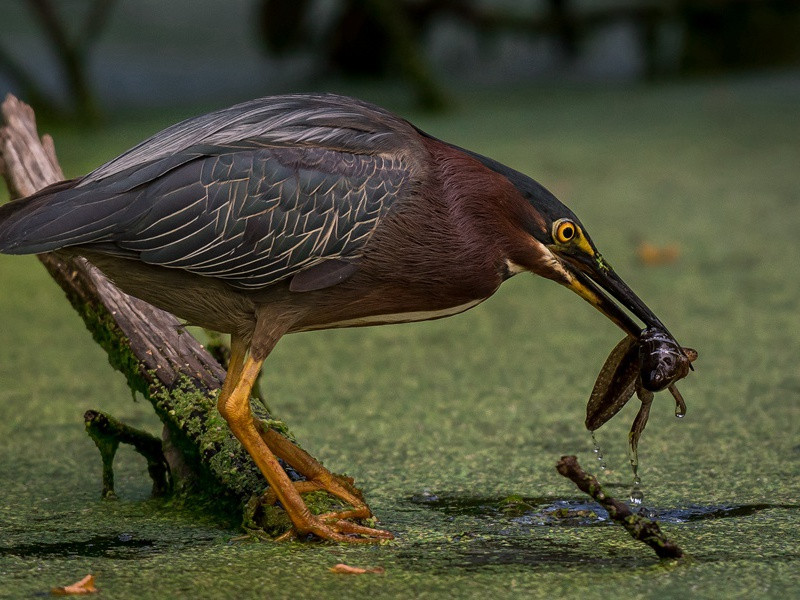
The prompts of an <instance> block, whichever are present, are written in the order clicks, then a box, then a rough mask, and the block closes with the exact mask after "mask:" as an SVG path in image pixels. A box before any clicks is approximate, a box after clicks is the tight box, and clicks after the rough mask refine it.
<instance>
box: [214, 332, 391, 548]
mask: <svg viewBox="0 0 800 600" xmlns="http://www.w3.org/2000/svg"><path fill="white" fill-rule="evenodd" d="M244 354H245V347H244V344H242V343H241V342H237V343H236V344H231V361H230V365H229V368H228V377H227V378H226V381H225V384H224V385H223V387H222V390H221V391H220V395H219V399H218V401H217V406H218V408H219V411H220V413H221V414H222V416H223V417H224V418H225V420H226V421H227V422H228V426H229V427H230V428H231V431H232V432H233V434H234V435H235V436H236V438H237V439H238V440H239V441H240V442H241V443H242V446H244V448H245V450H247V452H248V453H249V454H250V456H251V457H252V458H253V461H254V462H255V463H256V466H258V468H259V470H260V471H261V472H262V473H263V475H264V477H265V478H266V479H267V483H269V485H270V487H271V488H272V489H273V490H274V492H275V495H276V497H277V499H278V501H280V503H281V505H283V508H284V509H285V510H286V513H287V514H288V516H289V518H290V519H291V521H292V524H293V525H294V528H295V530H296V533H298V534H307V533H313V534H314V535H316V536H318V537H320V538H323V539H327V540H333V541H337V542H360V543H364V542H377V541H380V540H382V539H390V538H391V537H392V534H391V533H389V532H388V531H382V530H380V529H371V528H368V527H362V526H360V525H355V524H353V523H349V522H347V521H344V520H342V519H341V518H339V517H337V516H335V515H312V514H311V512H310V511H309V510H308V507H307V506H306V504H305V502H304V501H303V499H302V498H301V497H300V494H299V492H298V491H297V489H296V488H295V486H294V484H293V483H292V481H291V480H290V479H289V476H288V475H286V472H285V471H284V470H283V468H282V467H281V465H280V463H279V462H278V459H277V458H276V457H275V455H274V454H273V453H272V451H271V450H270V449H269V447H268V446H267V444H266V442H265V441H264V440H263V439H262V437H261V435H260V434H259V431H258V428H257V427H256V425H255V421H254V419H253V414H252V412H251V410H250V393H251V391H252V388H253V384H254V383H255V381H256V378H257V377H258V374H259V373H260V371H261V365H262V364H263V362H264V360H263V359H256V358H253V356H252V355H251V356H248V357H247V358H244ZM229 380H230V381H229ZM354 536H360V537H354ZM282 537H283V536H282Z"/></svg>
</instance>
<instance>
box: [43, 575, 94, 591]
mask: <svg viewBox="0 0 800 600" xmlns="http://www.w3.org/2000/svg"><path fill="white" fill-rule="evenodd" d="M96 592H97V588H96V587H94V575H87V576H86V577H84V578H83V579H81V580H80V581H76V582H75V583H73V584H72V585H65V586H62V587H55V588H53V589H52V590H50V593H51V594H52V595H54V596H77V595H79V594H94V593H96Z"/></svg>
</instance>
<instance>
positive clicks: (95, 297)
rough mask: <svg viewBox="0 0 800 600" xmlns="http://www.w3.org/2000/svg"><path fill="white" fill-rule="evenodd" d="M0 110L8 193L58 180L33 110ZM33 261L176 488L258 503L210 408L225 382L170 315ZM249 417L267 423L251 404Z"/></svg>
mask: <svg viewBox="0 0 800 600" xmlns="http://www.w3.org/2000/svg"><path fill="white" fill-rule="evenodd" d="M0 110H1V111H2V119H3V123H2V125H3V127H2V128H0V174H2V176H3V177H4V178H5V180H6V182H7V184H8V187H9V190H10V192H11V195H12V196H14V197H20V196H27V195H29V194H32V193H34V192H35V191H37V190H39V189H41V188H43V187H45V186H47V185H50V184H52V183H55V182H57V181H60V180H62V179H63V178H64V176H63V173H62V171H61V168H60V166H59V164H58V160H57V158H56V153H55V146H54V144H53V140H52V138H51V137H50V136H48V135H45V136H43V137H42V138H41V139H40V138H39V136H38V132H37V129H36V122H35V116H34V113H33V110H32V109H31V108H30V107H29V106H28V105H26V104H24V103H23V102H21V101H19V100H18V99H17V98H15V97H13V96H11V95H9V96H7V97H6V99H5V101H4V102H3V104H2V107H1V108H0ZM39 260H40V261H41V262H42V264H43V265H44V266H45V268H46V269H47V271H48V272H49V273H50V275H51V276H52V277H53V279H55V281H56V282H57V283H58V284H59V286H61V289H62V290H63V291H64V293H65V294H66V296H67V299H68V300H69V302H70V303H71V304H72V306H73V308H74V309H75V310H76V311H77V312H78V314H79V315H80V316H81V318H82V319H83V321H84V323H85V324H86V327H87V328H88V329H89V331H90V332H91V334H92V336H93V338H94V340H95V341H96V342H97V343H98V344H100V346H102V348H103V349H104V350H105V351H106V353H107V354H108V359H109V362H110V363H111V365H112V366H113V367H114V368H115V369H117V370H118V371H120V372H121V373H122V374H123V375H124V376H125V377H126V379H127V382H128V385H129V386H130V388H131V390H133V391H134V392H139V393H141V394H142V395H143V396H144V397H145V398H146V399H147V400H148V401H149V402H150V403H151V404H152V405H153V408H154V409H155V411H156V413H157V414H158V416H159V418H160V419H161V421H162V422H163V424H164V435H165V455H166V458H167V461H168V462H169V465H170V469H171V471H172V475H173V477H174V478H175V479H176V482H177V483H178V485H179V488H180V489H181V490H182V491H184V492H186V493H191V492H192V491H196V490H202V492H203V493H204V494H205V495H206V496H207V497H211V498H214V503H215V505H217V506H218V507H219V508H222V509H225V510H234V511H236V510H239V511H241V510H243V509H244V508H245V507H246V505H247V504H248V502H250V501H251V498H253V497H254V496H260V495H261V494H262V493H263V492H264V490H265V487H266V482H265V481H264V479H263V478H262V476H261V474H260V473H259V471H258V469H257V468H256V466H255V464H254V463H253V462H252V460H251V459H250V457H249V456H248V455H247V453H246V452H245V451H244V450H243V448H242V447H241V445H240V444H239V442H238V441H237V440H236V439H235V438H234V437H233V435H232V434H231V433H230V430H229V429H228V427H227V424H226V423H225V422H224V420H223V419H222V417H221V416H220V415H219V413H218V412H217V409H216V396H217V393H218V391H219V389H220V387H221V385H222V382H223V380H224V377H225V370H224V369H223V368H222V366H221V365H220V364H219V363H218V362H217V360H215V359H214V358H213V357H212V356H211V354H209V353H208V352H207V351H206V350H205V349H204V348H203V346H202V345H201V344H200V343H199V342H198V341H197V340H196V339H195V338H194V337H193V336H192V335H190V334H189V333H188V332H186V331H185V329H184V327H183V325H182V324H181V323H180V322H179V321H178V320H177V319H176V318H175V317H174V316H172V315H171V314H169V313H166V312H164V311H162V310H160V309H158V308H156V307H154V306H151V305H150V304H147V303H146V302H143V301H141V300H139V299H137V298H134V297H132V296H129V295H127V294H125V293H123V292H122V291H121V290H119V289H118V288H117V287H116V286H114V284H113V283H111V282H110V281H109V280H108V279H107V278H106V277H105V276H104V275H103V274H102V273H101V272H100V271H98V270H97V269H96V268H95V267H93V266H92V265H91V264H89V263H88V262H87V261H86V260H84V259H80V258H79V259H76V260H64V259H62V258H60V257H58V256H55V255H53V254H41V255H39ZM254 410H255V411H256V414H258V415H259V416H261V417H262V420H263V418H264V417H266V415H265V414H264V409H263V408H262V407H260V406H259V405H255V406H254ZM270 423H272V422H270ZM282 433H286V432H285V429H284V430H282ZM290 475H293V476H294V477H297V475H296V474H295V473H294V472H290ZM181 484H182V485H181ZM251 505H252V502H251ZM240 514H241V512H240ZM232 516H233V515H232Z"/></svg>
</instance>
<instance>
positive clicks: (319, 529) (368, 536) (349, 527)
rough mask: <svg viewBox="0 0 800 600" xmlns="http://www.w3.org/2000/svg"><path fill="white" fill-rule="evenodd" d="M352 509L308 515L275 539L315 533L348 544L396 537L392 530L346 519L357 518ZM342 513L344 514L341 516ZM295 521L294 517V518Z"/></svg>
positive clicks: (376, 541) (325, 538)
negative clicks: (300, 523) (302, 521)
mask: <svg viewBox="0 0 800 600" xmlns="http://www.w3.org/2000/svg"><path fill="white" fill-rule="evenodd" d="M351 512H352V511H344V512H341V513H325V514H322V515H311V514H309V515H308V518H307V519H306V520H305V522H304V523H303V524H302V525H301V526H299V527H298V525H297V524H295V526H294V527H292V529H290V530H289V531H287V532H286V533H284V534H283V535H281V536H279V537H277V538H275V541H278V542H284V541H288V540H291V539H294V538H297V537H301V536H302V535H305V534H309V533H313V534H314V535H315V536H317V537H319V538H322V539H324V540H330V541H333V542H347V543H348V544H376V543H379V542H382V541H385V540H392V539H394V535H392V533H391V532H390V531H386V530H384V529H376V528H373V527H366V526H364V525H358V524H357V523H353V522H351V521H348V520H346V519H350V518H356V517H353V516H352V515H350V513H351ZM340 515H343V517H342V518H340ZM292 521H293V522H294V519H292Z"/></svg>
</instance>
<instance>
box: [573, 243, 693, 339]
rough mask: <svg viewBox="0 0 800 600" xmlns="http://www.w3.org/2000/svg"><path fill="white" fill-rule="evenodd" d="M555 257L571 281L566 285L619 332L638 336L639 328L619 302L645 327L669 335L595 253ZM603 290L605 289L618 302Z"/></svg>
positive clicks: (643, 304) (651, 313)
mask: <svg viewBox="0 0 800 600" xmlns="http://www.w3.org/2000/svg"><path fill="white" fill-rule="evenodd" d="M558 257H559V258H560V259H561V260H562V262H563V264H564V266H565V268H566V269H567V270H568V271H569V273H570V274H571V275H572V281H571V282H569V283H567V284H566V285H567V287H569V288H570V289H572V291H574V292H575V293H577V294H578V295H579V296H581V297H582V298H583V299H585V300H586V301H587V302H589V303H590V304H592V305H593V306H594V307H595V308H597V309H598V310H599V311H600V312H602V313H603V314H604V315H606V316H607V317H608V318H609V319H611V320H612V321H613V322H614V323H616V324H617V325H618V326H619V327H620V328H621V329H622V330H623V331H625V332H627V333H629V334H630V335H632V336H634V337H636V338H638V337H639V334H640V333H641V331H642V327H640V326H639V325H638V324H637V323H636V322H635V321H634V320H633V319H632V318H631V317H630V316H629V315H628V314H627V313H626V312H625V311H624V310H622V308H621V307H620V305H622V306H623V307H625V308H627V309H628V310H629V311H630V312H631V313H632V314H633V315H634V316H635V317H637V318H638V319H640V320H641V321H642V323H644V325H645V327H658V328H659V329H661V330H663V331H664V332H666V333H667V334H668V335H669V336H670V337H672V334H670V333H669V331H667V328H666V327H664V324H663V323H662V322H661V320H660V319H659V318H658V317H657V316H655V314H653V311H652V310H650V308H648V306H647V305H646V304H645V303H644V302H642V300H641V299H640V298H639V296H637V295H636V294H635V293H634V292H633V290H632V289H631V288H629V287H628V284H627V283H625V282H624V281H623V280H622V278H620V276H619V275H617V274H616V273H615V272H614V270H613V269H612V268H611V266H610V265H609V264H608V263H606V262H605V260H604V259H603V257H602V256H601V255H600V254H599V253H595V254H594V255H588V254H583V253H581V254H566V253H564V254H561V253H559V255H558ZM604 292H608V294H610V295H611V297H613V298H614V299H615V300H616V301H617V302H619V304H617V303H616V302H614V301H613V300H612V299H611V298H609V297H608V295H606V293H604ZM673 339H674V338H673ZM676 343H677V342H676Z"/></svg>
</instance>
